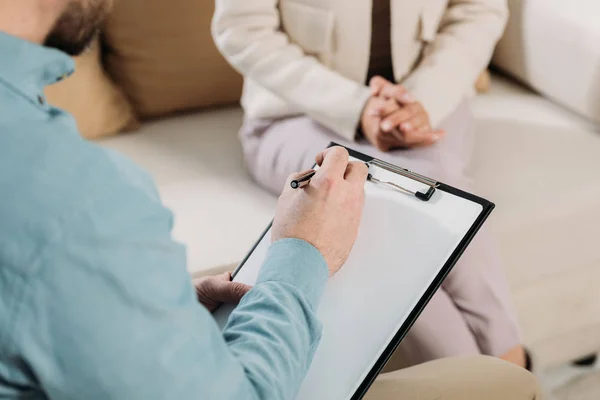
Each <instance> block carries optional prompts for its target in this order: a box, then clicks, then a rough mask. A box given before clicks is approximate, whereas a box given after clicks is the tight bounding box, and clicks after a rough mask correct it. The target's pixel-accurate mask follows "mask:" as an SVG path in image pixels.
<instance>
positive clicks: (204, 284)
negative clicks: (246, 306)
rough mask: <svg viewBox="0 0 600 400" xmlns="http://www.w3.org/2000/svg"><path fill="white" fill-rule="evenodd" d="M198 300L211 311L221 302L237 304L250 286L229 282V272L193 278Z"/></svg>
mask: <svg viewBox="0 0 600 400" xmlns="http://www.w3.org/2000/svg"><path fill="white" fill-rule="evenodd" d="M193 283H194V286H195V287H196V295H197V296H198V301H199V302H200V303H202V305H203V306H204V307H206V308H207V309H208V311H210V312H213V311H215V310H216V309H217V307H219V306H220V305H221V304H222V303H231V304H237V303H239V302H240V300H241V299H242V297H244V295H245V294H246V293H248V291H249V290H250V289H252V287H250V286H248V285H244V284H243V283H239V282H231V274H230V273H229V272H226V273H224V274H221V275H217V276H208V277H205V278H198V279H195V280H194V282H193Z"/></svg>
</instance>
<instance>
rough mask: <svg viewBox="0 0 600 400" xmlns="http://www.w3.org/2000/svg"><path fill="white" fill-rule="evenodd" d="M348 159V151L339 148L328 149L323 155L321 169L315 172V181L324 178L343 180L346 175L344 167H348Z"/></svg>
mask: <svg viewBox="0 0 600 400" xmlns="http://www.w3.org/2000/svg"><path fill="white" fill-rule="evenodd" d="M349 158H350V154H348V150H346V149H345V148H343V147H341V146H334V147H330V148H328V149H327V150H325V152H324V153H323V162H322V163H321V169H319V170H318V171H317V174H316V175H315V179H316V180H320V179H322V178H323V177H325V176H327V177H331V178H333V179H337V178H343V177H344V174H345V173H346V167H348V160H349Z"/></svg>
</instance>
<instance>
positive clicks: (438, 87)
mask: <svg viewBox="0 0 600 400" xmlns="http://www.w3.org/2000/svg"><path fill="white" fill-rule="evenodd" d="M507 18H508V8H507V4H506V0H450V1H449V2H448V6H447V9H446V11H445V13H444V15H443V16H442V19H441V22H440V25H439V29H438V32H437V34H436V35H435V37H434V38H433V40H432V41H431V42H430V43H428V44H427V45H426V48H425V50H424V54H423V58H422V60H421V62H420V63H419V65H418V66H417V68H416V69H415V70H414V71H413V72H412V73H411V74H410V75H409V76H408V78H407V79H406V80H405V81H404V82H403V84H404V86H405V87H406V88H407V89H408V90H409V91H411V93H413V94H414V95H415V97H416V98H417V99H418V100H419V101H421V102H422V103H423V105H424V107H425V109H426V110H427V111H428V112H429V116H430V120H431V123H432V125H433V126H434V127H438V126H439V125H440V124H441V123H442V121H443V120H444V119H445V118H446V117H447V116H448V115H450V114H451V113H452V111H453V110H454V109H455V108H456V107H457V106H458V104H459V103H460V101H461V100H462V98H463V97H464V96H465V95H466V94H467V93H468V91H469V89H470V88H472V86H473V85H474V83H475V81H476V80H477V77H478V76H479V74H480V73H481V71H483V69H484V68H485V67H486V66H487V64H488V63H489V61H490V59H491V56H492V52H493V50H494V46H495V44H496V42H497V41H498V40H499V38H500V36H501V35H502V33H503V31H504V27H505V25H506V21H507Z"/></svg>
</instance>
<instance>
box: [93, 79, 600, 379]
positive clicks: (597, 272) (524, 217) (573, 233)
mask: <svg viewBox="0 0 600 400" xmlns="http://www.w3.org/2000/svg"><path fill="white" fill-rule="evenodd" d="M474 111H475V114H476V117H477V144H476V149H475V163H474V165H473V175H474V177H475V182H476V186H477V193H478V194H481V195H483V196H485V197H487V198H488V199H490V200H492V201H494V202H495V203H496V204H497V209H496V211H495V212H494V213H493V217H492V218H491V220H490V222H489V223H490V225H491V226H492V227H493V230H494V231H495V233H496V236H497V238H498V239H499V240H500V244H501V247H502V250H503V255H504V259H505V263H506V270H507V273H508V275H509V278H510V281H511V285H512V289H513V293H514V298H515V302H516V305H517V308H518V311H519V316H520V320H521V324H522V326H523V329H524V334H525V341H526V344H527V346H529V347H530V348H531V349H532V351H533V353H534V355H535V357H536V361H537V363H538V366H540V367H544V366H549V365H553V364H558V363H562V362H566V361H569V360H573V359H576V358H578V357H581V356H584V355H587V354H590V353H593V352H597V351H600V290H599V289H600V244H599V243H598V240H599V238H600V132H599V131H598V128H597V127H595V126H593V125H592V124H591V123H589V122H586V121H585V120H583V119H581V118H580V117H577V116H576V115H573V114H571V113H570V112H568V111H566V110H563V109H562V108H560V107H559V106H557V105H555V104H553V103H551V102H550V101H548V100H545V99H543V98H542V97H540V96H538V95H536V94H534V93H532V92H530V91H528V90H526V89H524V88H522V87H520V86H518V85H516V84H515V83H512V82H510V81H508V80H506V79H505V78H499V77H494V80H493V88H492V91H491V92H490V93H488V94H486V95H481V96H479V97H478V98H477V99H476V101H475V103H474ZM241 118H242V113H241V110H240V109H239V108H237V107H235V108H226V109H218V110H212V111H204V112H199V113H197V114H190V115H184V116H180V117H175V118H171V119H165V120H160V121H156V122H151V123H148V124H146V125H145V126H144V127H143V128H142V130H141V131H139V132H137V133H135V134H132V135H125V136H120V137H116V138H111V139H107V140H104V141H102V142H101V145H103V146H106V147H109V148H112V149H116V150H119V151H122V152H123V153H126V154H128V155H130V156H131V157H132V158H133V159H134V160H135V161H137V162H138V163H139V164H141V165H143V166H144V167H146V168H147V169H148V170H149V171H150V172H151V173H152V174H153V176H154V177H155V179H156V182H157V184H158V187H159V189H160V192H161V194H162V197H163V199H164V202H165V203H166V204H167V205H168V206H169V207H170V208H172V210H173V211H174V213H175V216H176V227H175V233H174V234H175V237H176V238H177V239H178V240H180V241H182V242H184V243H186V244H187V247H188V253H189V255H188V257H189V260H188V261H189V267H190V271H191V272H193V273H194V272H199V271H205V270H207V269H210V268H214V267H216V266H222V265H229V264H235V263H236V262H238V261H239V260H241V259H242V258H243V257H244V255H245V254H246V252H247V251H248V249H250V247H251V246H252V244H253V243H254V241H255V240H256V239H257V238H258V236H259V234H260V232H261V231H262V230H263V229H264V228H265V226H266V225H267V224H268V222H269V221H270V219H271V217H272V215H273V210H274V206H275V203H276V199H275V198H274V197H272V196H270V195H269V194H267V193H265V192H264V191H262V190H261V189H260V188H258V187H257V186H255V185H254V184H253V182H252V181H251V180H250V178H249V177H248V175H247V173H246V172H245V170H244V165H243V160H242V156H241V149H240V144H239V142H238V140H237V131H238V129H239V127H240V123H241Z"/></svg>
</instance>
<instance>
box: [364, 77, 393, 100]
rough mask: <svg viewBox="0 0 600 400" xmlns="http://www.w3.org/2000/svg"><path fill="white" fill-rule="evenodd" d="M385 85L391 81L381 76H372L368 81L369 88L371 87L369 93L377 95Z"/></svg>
mask: <svg viewBox="0 0 600 400" xmlns="http://www.w3.org/2000/svg"><path fill="white" fill-rule="evenodd" d="M386 85H392V83H391V82H390V81H388V80H387V79H385V78H383V77H381V76H374V77H373V78H371V80H370V81H369V88H370V89H371V95H373V96H379V94H380V93H381V90H382V89H383V88H384V87H385V86H386Z"/></svg>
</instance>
